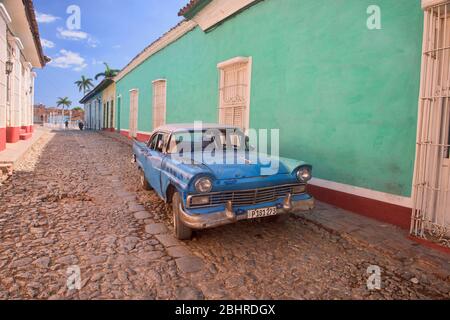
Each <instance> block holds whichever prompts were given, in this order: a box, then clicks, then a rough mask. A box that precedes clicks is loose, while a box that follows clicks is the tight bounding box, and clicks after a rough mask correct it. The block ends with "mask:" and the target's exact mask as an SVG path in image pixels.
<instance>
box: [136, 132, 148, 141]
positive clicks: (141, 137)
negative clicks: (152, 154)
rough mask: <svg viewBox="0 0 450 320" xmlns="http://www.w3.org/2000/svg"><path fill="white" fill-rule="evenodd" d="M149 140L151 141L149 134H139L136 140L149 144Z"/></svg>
mask: <svg viewBox="0 0 450 320" xmlns="http://www.w3.org/2000/svg"><path fill="white" fill-rule="evenodd" d="M148 139H150V135H148V134H143V133H138V134H137V136H136V140H137V141H139V142H147V141H148Z"/></svg>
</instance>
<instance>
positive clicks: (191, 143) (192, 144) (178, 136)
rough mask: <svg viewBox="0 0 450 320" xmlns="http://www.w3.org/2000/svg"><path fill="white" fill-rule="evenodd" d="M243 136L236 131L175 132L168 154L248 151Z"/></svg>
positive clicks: (240, 132)
mask: <svg viewBox="0 0 450 320" xmlns="http://www.w3.org/2000/svg"><path fill="white" fill-rule="evenodd" d="M248 149H249V148H248V143H247V139H246V136H245V134H244V133H243V132H242V131H240V130H238V129H209V130H203V131H185V132H176V133H174V134H173V135H172V138H171V139H170V143H169V147H168V153H169V154H175V153H184V152H186V153H190V152H195V151H202V152H203V151H208V152H215V151H224V150H225V151H227V150H230V151H248Z"/></svg>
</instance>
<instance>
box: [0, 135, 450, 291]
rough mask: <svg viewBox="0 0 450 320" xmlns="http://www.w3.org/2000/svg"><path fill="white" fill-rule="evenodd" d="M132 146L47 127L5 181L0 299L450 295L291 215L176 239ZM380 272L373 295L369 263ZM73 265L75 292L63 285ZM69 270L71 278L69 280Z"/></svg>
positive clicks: (420, 271) (399, 261)
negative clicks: (144, 186)
mask: <svg viewBox="0 0 450 320" xmlns="http://www.w3.org/2000/svg"><path fill="white" fill-rule="evenodd" d="M130 152H131V149H130V146H129V145H127V144H123V143H118V141H116V140H114V139H111V138H110V137H108V136H105V135H100V134H97V133H92V132H79V131H67V132H64V131H61V132H56V133H48V134H46V135H45V136H44V137H43V138H42V139H41V140H40V142H39V143H38V144H36V145H35V146H34V147H33V148H32V149H31V150H30V151H29V152H28V154H27V156H26V157H25V158H24V159H23V160H22V161H21V163H20V164H19V165H18V166H16V171H15V173H14V175H13V177H11V178H10V179H9V180H7V181H6V182H5V184H4V185H3V186H0V298H2V299H7V298H8V299H11V298H14V299H17V298H26V299H30V298H34V299H91V298H93V299H228V298H229V299H348V298H350V299H361V298H364V299H390V298H396V299H411V298H412V299H424V298H425V299H428V298H438V299H449V298H450V279H449V278H443V277H439V276H437V275H435V274H434V273H431V272H427V271H426V270H424V268H421V267H420V266H419V265H417V264H416V262H415V260H414V259H407V258H402V257H398V258H395V257H392V256H388V255H385V254H383V253H381V252H379V251H377V250H375V249H373V248H371V247H368V246H363V245H361V244H357V243H354V242H352V241H350V240H349V239H346V238H345V237H342V236H340V235H339V234H335V233H333V232H331V231H329V230H328V229H326V228H323V227H321V226H320V225H318V224H317V223H313V222H312V221H309V220H307V219H305V218H304V217H302V216H293V217H291V218H290V219H289V220H288V221H286V222H283V223H276V224H273V223H269V222H267V221H246V222H241V223H239V224H235V225H229V226H225V227H222V228H218V229H213V230H207V231H202V232H198V233H196V235H195V237H194V239H193V240H192V241H190V242H183V243H182V242H180V241H178V240H176V239H174V238H173V237H172V236H171V229H172V227H171V221H170V220H171V219H170V215H169V214H168V212H169V211H170V210H169V209H168V207H167V206H166V205H165V204H164V203H163V202H162V201H161V200H159V198H157V196H156V195H155V194H154V193H152V192H146V191H142V190H140V188H139V183H138V181H139V177H138V172H137V170H136V168H135V166H134V164H132V163H131V161H130ZM371 265H377V266H379V267H380V268H381V271H382V273H381V285H382V289H381V290H375V291H369V290H368V289H367V279H368V277H369V274H368V273H367V268H368V267H369V266H371ZM70 266H79V268H80V271H81V290H69V289H67V285H66V283H67V279H68V275H69V276H70V274H67V270H68V267H70ZM69 278H70V277H69Z"/></svg>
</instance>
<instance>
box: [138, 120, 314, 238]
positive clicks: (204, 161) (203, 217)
mask: <svg viewBox="0 0 450 320" xmlns="http://www.w3.org/2000/svg"><path fill="white" fill-rule="evenodd" d="M133 161H134V162H136V163H137V166H138V168H139V170H140V172H141V183H142V187H143V188H144V189H146V190H150V189H153V190H154V191H155V192H156V193H157V194H158V195H159V196H160V197H161V198H162V199H163V200H164V201H165V202H166V203H171V204H172V211H173V221H174V230H175V235H176V237H177V238H178V239H181V240H186V239H190V238H191V236H192V231H193V230H201V229H206V228H212V227H217V226H221V225H225V224H229V223H234V222H237V221H240V220H246V219H255V218H263V217H271V218H268V219H272V220H279V219H281V218H283V217H286V216H287V214H288V213H290V212H297V211H307V210H311V209H313V207H314V198H312V197H311V196H310V195H309V194H307V192H306V184H307V182H308V181H309V180H310V179H311V173H312V167H311V166H310V165H309V164H306V163H304V162H302V161H298V160H292V159H286V158H281V157H273V156H268V155H267V154H263V153H258V152H256V151H255V148H253V147H252V146H250V144H249V138H248V137H246V136H245V135H244V133H242V131H241V130H240V129H238V128H236V127H232V126H224V125H217V124H208V125H205V124H203V126H202V127H201V128H200V129H199V128H198V127H197V126H196V125H194V124H176V125H167V126H163V127H160V128H158V129H156V130H155V131H154V132H153V133H152V134H151V137H150V139H149V141H148V142H147V143H142V142H138V141H134V145H133Z"/></svg>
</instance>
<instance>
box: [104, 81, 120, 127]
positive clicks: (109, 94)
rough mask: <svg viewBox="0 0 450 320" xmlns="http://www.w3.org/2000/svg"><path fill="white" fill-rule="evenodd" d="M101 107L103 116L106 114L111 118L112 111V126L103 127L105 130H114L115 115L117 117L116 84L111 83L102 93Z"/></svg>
mask: <svg viewBox="0 0 450 320" xmlns="http://www.w3.org/2000/svg"><path fill="white" fill-rule="evenodd" d="M108 103H109V108H108V109H106V106H107V105H108ZM102 105H103V112H104V116H105V113H108V115H109V116H111V111H112V124H111V125H109V124H108V125H104V127H105V128H112V129H113V128H114V127H115V123H116V115H117V107H116V84H115V83H111V84H110V85H109V86H108V87H106V89H105V90H103V93H102Z"/></svg>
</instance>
